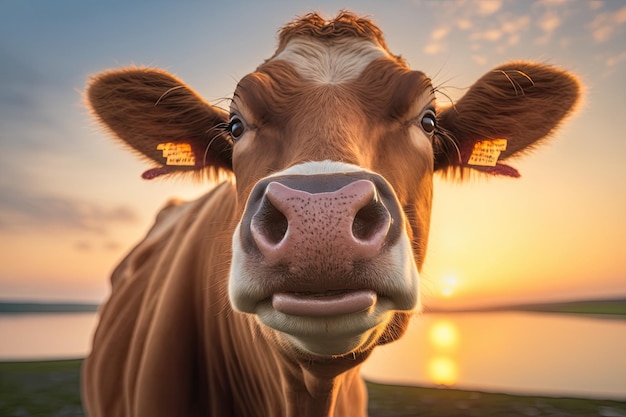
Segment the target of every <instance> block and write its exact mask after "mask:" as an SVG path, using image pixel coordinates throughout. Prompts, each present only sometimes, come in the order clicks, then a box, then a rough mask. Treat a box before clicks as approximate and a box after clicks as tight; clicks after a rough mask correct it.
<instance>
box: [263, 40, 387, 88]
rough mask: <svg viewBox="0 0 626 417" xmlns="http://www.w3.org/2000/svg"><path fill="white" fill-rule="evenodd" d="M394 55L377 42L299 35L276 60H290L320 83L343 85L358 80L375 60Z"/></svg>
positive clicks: (304, 75)
mask: <svg viewBox="0 0 626 417" xmlns="http://www.w3.org/2000/svg"><path fill="white" fill-rule="evenodd" d="M379 58H391V55H389V53H388V52H387V51H386V50H385V49H384V48H383V47H381V46H380V45H378V44H377V43H375V42H373V41H370V40H366V39H359V38H349V39H341V40H336V41H332V42H328V43H324V42H320V41H317V40H315V39H310V38H295V39H293V40H291V41H290V42H289V43H288V44H287V46H285V48H284V49H283V50H282V51H281V52H280V53H279V54H278V55H276V56H274V58H272V60H283V61H287V62H289V63H290V64H291V65H293V66H294V67H295V69H296V71H298V73H299V74H300V75H301V76H302V77H303V78H305V79H307V80H310V81H313V82H316V83H320V84H341V83H345V82H348V81H352V80H355V79H357V78H358V77H359V75H361V73H362V72H363V70H364V69H365V68H366V67H367V66H368V65H369V64H370V63H371V62H372V61H374V60H376V59H379Z"/></svg>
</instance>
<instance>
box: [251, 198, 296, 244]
mask: <svg viewBox="0 0 626 417" xmlns="http://www.w3.org/2000/svg"><path fill="white" fill-rule="evenodd" d="M287 227H288V222H287V218H286V217H285V215H284V214H283V213H281V211H280V210H278V209H277V208H276V207H274V205H272V203H271V202H270V201H269V200H268V199H264V200H263V203H262V204H261V207H259V210H258V211H257V212H256V214H255V215H254V218H253V219H252V228H253V231H254V232H256V233H257V234H260V235H261V236H263V237H264V238H265V240H266V241H267V242H268V243H270V244H272V245H277V244H278V243H280V242H281V241H282V240H283V239H284V237H285V234H286V233H287Z"/></svg>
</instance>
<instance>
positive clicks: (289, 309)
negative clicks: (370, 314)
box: [272, 289, 378, 317]
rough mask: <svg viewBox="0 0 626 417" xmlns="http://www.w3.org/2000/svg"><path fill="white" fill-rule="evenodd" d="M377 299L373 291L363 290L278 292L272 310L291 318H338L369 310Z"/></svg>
mask: <svg viewBox="0 0 626 417" xmlns="http://www.w3.org/2000/svg"><path fill="white" fill-rule="evenodd" d="M377 298H378V296H377V294H376V292H375V291H372V290H365V289H360V290H336V291H325V292H278V293H275V294H274V295H272V308H273V309H274V310H276V311H278V312H280V313H283V314H288V315H292V316H307V317H324V316H339V315H345V314H353V313H359V312H362V311H366V310H370V309H371V308H372V307H374V305H375V304H376V301H377Z"/></svg>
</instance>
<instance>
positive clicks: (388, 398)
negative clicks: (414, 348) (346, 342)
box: [367, 382, 626, 417]
mask: <svg viewBox="0 0 626 417" xmlns="http://www.w3.org/2000/svg"><path fill="white" fill-rule="evenodd" d="M367 386H368V391H369V399H370V401H369V403H370V404H369V413H370V417H383V416H384V417H418V416H424V417H426V416H428V417H457V416H463V417H465V416H484V417H527V416H568V417H569V416H572V417H575V416H585V417H586V416H589V417H591V416H606V417H609V416H614V417H618V416H626V402H621V401H606V400H590V399H582V398H552V397H538V396H519V395H508V394H493V393H484V392H478V391H463V390H457V389H448V388H441V389H437V388H419V387H406V386H398V385H382V384H376V383H373V382H368V383H367Z"/></svg>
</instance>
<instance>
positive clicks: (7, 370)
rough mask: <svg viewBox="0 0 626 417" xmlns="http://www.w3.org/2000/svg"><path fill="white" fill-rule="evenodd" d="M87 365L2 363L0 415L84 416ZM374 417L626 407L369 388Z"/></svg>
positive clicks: (623, 409) (614, 414) (518, 415)
mask: <svg viewBox="0 0 626 417" xmlns="http://www.w3.org/2000/svg"><path fill="white" fill-rule="evenodd" d="M81 363H82V361H81V360H67V361H48V362H0V416H2V417H29V416H37V417H82V416H83V415H84V414H83V412H82V408H81V406H80V391H79V381H80V365H81ZM367 386H368V390H369V398H370V402H369V413H370V417H417V416H429V417H452V416H455V417H456V416H463V417H466V416H485V417H522V416H523V417H527V416H573V417H576V416H605V417H618V416H626V402H620V401H605V400H589V399H575V398H550V397H537V396H516V395H506V394H491V393H483V392H477V391H462V390H456V389H437V388H419V387H406V386H396V385H383V384H376V383H373V382H368V383H367Z"/></svg>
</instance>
